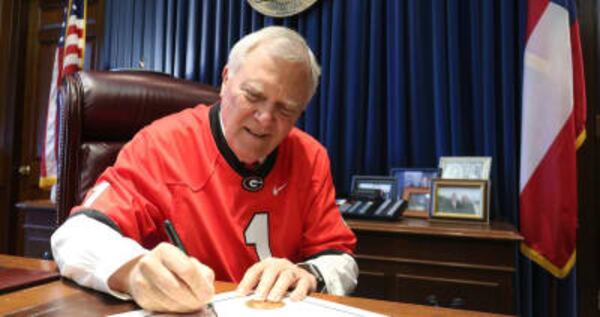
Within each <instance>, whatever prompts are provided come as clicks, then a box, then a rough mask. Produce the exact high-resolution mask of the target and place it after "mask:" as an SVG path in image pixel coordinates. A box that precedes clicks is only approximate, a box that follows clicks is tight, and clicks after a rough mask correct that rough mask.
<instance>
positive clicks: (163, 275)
mask: <svg viewBox="0 0 600 317" xmlns="http://www.w3.org/2000/svg"><path fill="white" fill-rule="evenodd" d="M214 280H215V274H214V272H213V270H212V269H210V268H209V267H208V266H206V265H203V264H202V263H200V262H199V261H198V260H196V259H195V258H192V257H189V256H187V255H185V254H184V253H183V252H181V250H179V249H178V248H177V247H175V246H173V245H172V244H168V243H161V244H159V245H158V246H157V247H155V248H154V249H153V250H152V251H151V252H150V253H148V254H146V255H143V256H141V257H138V258H136V259H134V260H132V261H129V262H128V263H127V264H125V265H123V266H122V267H121V268H119V269H118V270H117V271H116V272H115V273H114V274H113V275H111V277H110V278H109V279H108V286H109V287H110V288H111V289H113V290H115V291H118V292H123V293H127V294H129V295H131V296H132V297H133V299H134V300H135V302H136V303H137V304H138V305H140V306H141V307H142V308H143V309H146V310H151V311H157V312H176V313H188V312H194V311H198V310H200V309H202V307H203V306H204V305H206V304H207V303H209V302H210V300H211V299H212V297H213V295H214V293H215V289H214V285H213V284H214Z"/></svg>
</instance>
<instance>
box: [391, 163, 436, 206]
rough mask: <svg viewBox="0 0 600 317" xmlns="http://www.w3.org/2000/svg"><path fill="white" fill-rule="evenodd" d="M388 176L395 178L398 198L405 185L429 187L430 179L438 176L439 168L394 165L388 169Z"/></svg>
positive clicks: (401, 196) (401, 194)
mask: <svg viewBox="0 0 600 317" xmlns="http://www.w3.org/2000/svg"><path fill="white" fill-rule="evenodd" d="M390 176H393V177H395V178H396V182H397V184H398V185H397V187H398V199H401V198H403V195H404V189H405V188H406V187H415V188H417V187H420V188H431V180H432V179H434V178H437V177H439V176H440V169H439V168H435V167H432V168H414V167H411V168H406V167H394V168H391V169H390Z"/></svg>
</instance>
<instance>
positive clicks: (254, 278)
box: [237, 263, 263, 296]
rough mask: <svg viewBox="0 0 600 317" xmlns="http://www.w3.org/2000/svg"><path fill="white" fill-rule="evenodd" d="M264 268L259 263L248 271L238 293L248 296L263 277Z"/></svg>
mask: <svg viewBox="0 0 600 317" xmlns="http://www.w3.org/2000/svg"><path fill="white" fill-rule="evenodd" d="M262 267H263V265H262V264H261V263H257V264H254V265H253V266H251V267H250V268H249V269H248V270H247V271H246V274H244V277H243V278H242V281H241V282H240V284H239V285H238V287H237V292H238V293H239V294H240V295H244V296H245V295H248V294H249V293H250V292H251V291H252V290H253V289H254V287H255V286H256V285H257V284H258V281H259V280H260V278H261V275H262Z"/></svg>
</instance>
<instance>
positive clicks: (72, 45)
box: [39, 0, 87, 188]
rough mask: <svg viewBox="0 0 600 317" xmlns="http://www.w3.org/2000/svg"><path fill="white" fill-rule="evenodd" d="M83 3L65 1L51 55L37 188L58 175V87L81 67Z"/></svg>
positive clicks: (44, 185)
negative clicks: (60, 31) (63, 17)
mask: <svg viewBox="0 0 600 317" xmlns="http://www.w3.org/2000/svg"><path fill="white" fill-rule="evenodd" d="M86 7H87V0H69V1H68V2H67V4H66V7H65V14H64V16H65V21H64V22H63V25H62V28H63V31H62V34H63V36H61V37H60V39H59V40H58V45H57V46H56V53H55V54H54V67H53V70H52V80H51V83H50V96H49V97H48V110H47V114H46V131H45V135H44V143H43V150H42V158H41V163H40V182H39V186H40V187H42V188H48V187H51V186H52V185H54V184H56V181H57V174H58V131H59V130H58V127H59V112H60V111H59V109H60V98H59V96H58V87H59V86H60V83H61V81H62V78H63V76H64V75H67V74H72V73H75V72H77V71H79V70H81V69H82V68H83V57H84V49H85V23H86Z"/></svg>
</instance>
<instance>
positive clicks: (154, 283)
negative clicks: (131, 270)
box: [139, 257, 200, 311]
mask: <svg viewBox="0 0 600 317" xmlns="http://www.w3.org/2000/svg"><path fill="white" fill-rule="evenodd" d="M139 274H141V276H142V278H143V279H144V280H145V283H146V285H147V286H146V288H150V289H151V290H152V293H153V294H154V296H152V297H153V298H154V300H157V301H159V302H162V303H163V304H165V305H167V306H168V307H175V306H177V305H175V304H176V303H187V304H186V305H185V306H186V307H187V306H189V307H195V306H198V303H200V300H199V299H197V298H196V297H195V296H194V294H192V292H191V290H190V289H189V287H188V286H187V285H186V284H185V283H184V282H183V281H182V280H181V278H178V277H177V276H176V275H174V273H173V272H172V271H169V270H168V268H167V267H165V266H163V262H162V261H160V260H159V259H155V258H153V257H149V259H147V260H146V259H142V260H141V261H140V263H139ZM142 296H147V295H144V294H142ZM178 311H181V308H179V309H178Z"/></svg>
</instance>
